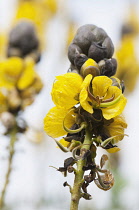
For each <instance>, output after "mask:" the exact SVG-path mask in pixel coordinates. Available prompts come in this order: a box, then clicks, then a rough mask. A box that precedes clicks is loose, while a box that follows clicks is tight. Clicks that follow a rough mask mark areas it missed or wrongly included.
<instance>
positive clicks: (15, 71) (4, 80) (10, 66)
mask: <svg viewBox="0 0 139 210" xmlns="http://www.w3.org/2000/svg"><path fill="white" fill-rule="evenodd" d="M22 71H23V60H22V59H21V58H18V57H11V58H9V59H7V60H4V61H1V62H0V86H1V87H5V88H8V89H10V88H12V87H13V86H14V85H15V84H16V82H17V80H18V78H19V77H20V74H21V73H22Z"/></svg>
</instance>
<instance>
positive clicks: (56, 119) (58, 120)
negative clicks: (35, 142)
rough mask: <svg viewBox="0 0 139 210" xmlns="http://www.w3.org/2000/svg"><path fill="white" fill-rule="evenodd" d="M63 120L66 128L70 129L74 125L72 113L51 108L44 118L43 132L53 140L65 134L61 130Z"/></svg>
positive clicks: (73, 114)
mask: <svg viewBox="0 0 139 210" xmlns="http://www.w3.org/2000/svg"><path fill="white" fill-rule="evenodd" d="M64 119H65V120H64ZM63 120H64V123H65V125H66V127H68V128H70V127H71V126H72V125H73V124H74V123H75V113H74V111H70V112H69V110H67V109H63V108H58V107H53V108H52V109H50V110H49V112H48V114H47V115H46V117H45V118H44V130H45V131H46V133H47V134H48V135H49V136H52V137H53V138H57V137H60V136H63V135H65V134H67V132H66V131H65V130H64V129H63Z"/></svg>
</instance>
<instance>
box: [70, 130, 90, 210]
mask: <svg viewBox="0 0 139 210" xmlns="http://www.w3.org/2000/svg"><path fill="white" fill-rule="evenodd" d="M91 143H92V141H91V135H90V132H89V131H88V129H86V136H85V139H84V143H83V146H82V147H81V149H86V150H89V149H90V146H91ZM85 161H86V160H82V159H80V160H78V161H77V169H76V172H75V179H74V185H73V188H72V189H71V205H70V210H78V205H79V200H80V198H81V195H82V193H81V186H82V184H83V175H84V171H83V170H82V168H83V166H84V165H85Z"/></svg>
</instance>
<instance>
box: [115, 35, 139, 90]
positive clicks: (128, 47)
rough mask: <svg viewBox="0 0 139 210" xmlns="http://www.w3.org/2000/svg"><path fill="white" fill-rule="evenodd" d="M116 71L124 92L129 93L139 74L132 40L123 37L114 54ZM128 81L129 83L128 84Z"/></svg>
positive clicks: (138, 65) (138, 64) (138, 63)
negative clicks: (122, 82)
mask: <svg viewBox="0 0 139 210" xmlns="http://www.w3.org/2000/svg"><path fill="white" fill-rule="evenodd" d="M116 57H117V60H118V69H117V73H116V76H117V77H118V78H119V79H120V80H124V83H125V87H126V90H127V91H129V92H131V91H133V90H134V87H135V85H136V82H137V79H138V74H139V62H138V60H137V57H136V52H135V44H134V39H133V38H132V37H130V36H125V37H124V38H123V39H122V41H121V46H120V48H119V49H118V50H117V52H116ZM129 81H130V82H129Z"/></svg>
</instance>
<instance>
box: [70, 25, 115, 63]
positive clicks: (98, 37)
mask: <svg viewBox="0 0 139 210" xmlns="http://www.w3.org/2000/svg"><path fill="white" fill-rule="evenodd" d="M76 50H78V52H79V54H85V55H86V56H87V57H88V58H92V59H93V60H95V61H96V62H99V61H100V60H102V59H104V58H111V57H112V55H113V52H114V46H113V43H112V41H111V39H110V37H109V36H108V35H107V33H106V32H105V31H104V30H103V29H102V28H98V27H97V26H95V25H92V24H87V25H84V26H81V27H80V28H79V29H78V31H77V33H76V35H75V37H74V39H73V41H72V43H71V45H70V46H69V49H68V57H69V60H70V62H71V63H72V64H73V65H74V59H75V56H76Z"/></svg>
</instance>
